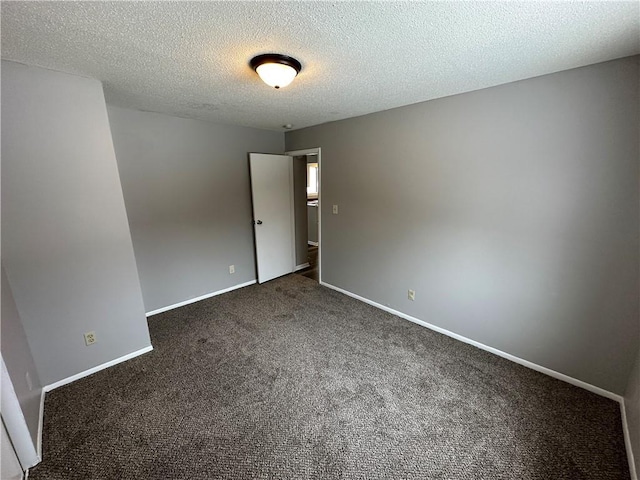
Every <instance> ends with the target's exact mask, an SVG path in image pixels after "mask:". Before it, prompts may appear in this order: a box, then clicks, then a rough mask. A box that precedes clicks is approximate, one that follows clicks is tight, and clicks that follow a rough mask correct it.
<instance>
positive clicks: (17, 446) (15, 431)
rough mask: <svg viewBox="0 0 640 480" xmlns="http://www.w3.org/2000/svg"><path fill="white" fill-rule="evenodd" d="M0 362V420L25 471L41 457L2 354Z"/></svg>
mask: <svg viewBox="0 0 640 480" xmlns="http://www.w3.org/2000/svg"><path fill="white" fill-rule="evenodd" d="M0 363H1V364H2V374H1V376H0V383H1V384H2V389H1V390H0V392H1V393H2V395H0V397H1V398H0V405H1V406H0V408H1V410H2V421H3V423H4V426H5V428H6V429H7V434H8V435H9V438H10V439H11V443H12V444H13V449H14V450H15V452H16V456H17V457H18V461H19V462H20V466H21V467H22V470H23V471H26V470H28V469H29V468H31V467H33V466H34V465H36V464H38V463H39V462H40V460H41V457H40V456H39V455H38V452H37V448H36V445H34V444H33V439H32V438H31V434H30V433H29V427H28V426H27V420H26V419H25V418H24V414H23V413H22V407H20V402H19V401H18V396H17V395H16V391H15V390H14V388H13V383H12V382H11V377H10V376H9V372H8V370H7V367H6V365H5V363H4V359H3V358H2V355H0Z"/></svg>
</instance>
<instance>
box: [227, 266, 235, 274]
mask: <svg viewBox="0 0 640 480" xmlns="http://www.w3.org/2000/svg"><path fill="white" fill-rule="evenodd" d="M232 273H236V266H235V265H229V274H232Z"/></svg>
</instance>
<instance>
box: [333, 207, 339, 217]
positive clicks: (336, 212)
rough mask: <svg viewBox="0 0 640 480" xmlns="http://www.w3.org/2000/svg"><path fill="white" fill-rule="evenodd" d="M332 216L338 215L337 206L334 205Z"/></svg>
mask: <svg viewBox="0 0 640 480" xmlns="http://www.w3.org/2000/svg"><path fill="white" fill-rule="evenodd" d="M333 214H334V215H337V214H338V205H334V206H333Z"/></svg>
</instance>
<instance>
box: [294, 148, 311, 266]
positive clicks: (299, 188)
mask: <svg viewBox="0 0 640 480" xmlns="http://www.w3.org/2000/svg"><path fill="white" fill-rule="evenodd" d="M293 197H294V207H295V208H294V211H295V226H296V266H298V265H304V264H305V263H307V262H308V261H309V248H308V247H307V156H306V155H304V156H302V157H293Z"/></svg>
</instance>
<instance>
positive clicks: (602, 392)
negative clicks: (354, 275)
mask: <svg viewBox="0 0 640 480" xmlns="http://www.w3.org/2000/svg"><path fill="white" fill-rule="evenodd" d="M320 284H321V285H324V286H325V287H327V288H330V289H332V290H335V291H337V292H340V293H344V294H345V295H347V296H349V297H352V298H355V299H356V300H360V301H361V302H364V303H367V304H369V305H372V306H374V307H376V308H379V309H380V310H384V311H385V312H389V313H391V314H393V315H396V316H398V317H400V318H404V319H405V320H409V321H410V322H413V323H417V324H418V325H422V326H423V327H427V328H428V329H430V330H433V331H435V332H438V333H442V334H443V335H446V336H448V337H451V338H455V339H456V340H460V341H461V342H464V343H468V344H469V345H473V346H474V347H478V348H479V349H481V350H485V351H487V352H491V353H493V354H494V355H498V356H499V357H502V358H506V359H507V360H511V361H512V362H514V363H517V364H519V365H523V366H525V367H528V368H530V369H532V370H535V371H537V372H540V373H544V374H545V375H549V376H550V377H553V378H556V379H558V380H562V381H563V382H567V383H570V384H571V385H575V386H576V387H580V388H584V389H585V390H588V391H590V392H592V393H595V394H596V395H600V396H602V397H606V398H609V399H611V400H615V401H616V402H618V403H622V401H623V397H622V396H621V395H618V394H616V393H613V392H610V391H608V390H605V389H604V388H600V387H596V386H595V385H591V384H590V383H587V382H583V381H582V380H578V379H577V378H573V377H570V376H569V375H565V374H564V373H560V372H556V371H555V370H551V369H550V368H547V367H543V366H542V365H538V364H536V363H533V362H530V361H529V360H524V359H523V358H519V357H516V356H515V355H511V354H510V353H507V352H503V351H502V350H498V349H497V348H493V347H490V346H488V345H485V344H483V343H480V342H476V341H475V340H471V339H470V338H467V337H464V336H462V335H459V334H457V333H453V332H451V331H449V330H446V329H444V328H441V327H438V326H436V325H432V324H430V323H427V322H424V321H422V320H420V319H418V318H415V317H412V316H411V315H407V314H406V313H402V312H400V311H398V310H394V309H393V308H389V307H386V306H384V305H381V304H379V303H377V302H374V301H373V300H369V299H368V298H365V297H361V296H360V295H356V294H355V293H352V292H349V291H348V290H344V289H342V288H340V287H336V286H335V285H331V284H329V283H326V282H322V281H321V282H320Z"/></svg>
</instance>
